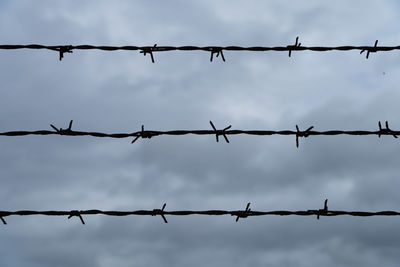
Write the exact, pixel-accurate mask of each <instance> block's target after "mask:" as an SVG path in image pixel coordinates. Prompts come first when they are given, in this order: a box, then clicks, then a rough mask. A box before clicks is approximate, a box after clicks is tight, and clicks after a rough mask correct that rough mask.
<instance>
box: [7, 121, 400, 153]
mask: <svg viewBox="0 0 400 267" xmlns="http://www.w3.org/2000/svg"><path fill="white" fill-rule="evenodd" d="M72 122H73V121H72V120H71V121H70V123H69V126H68V128H66V129H62V128H57V127H56V126H54V125H53V124H50V126H51V128H53V129H54V131H49V130H39V131H9V132H0V136H25V135H66V136H93V137H110V138H128V137H134V139H133V140H132V142H131V143H134V142H136V141H137V140H138V139H139V138H140V137H141V138H147V139H150V138H152V137H155V136H161V135H174V136H180V135H188V134H194V135H215V136H216V141H217V142H219V136H223V137H224V139H225V141H226V142H227V143H229V139H228V135H239V134H243V135H255V136H267V135H294V136H296V146H297V147H298V146H299V138H301V137H304V138H306V137H309V136H314V135H327V136H333V135H353V136H362V135H377V136H378V137H381V135H391V136H393V137H394V138H397V135H400V131H393V130H391V129H390V128H389V123H388V122H387V121H386V122H385V127H384V128H383V127H382V124H381V122H380V121H379V122H378V127H379V129H378V130H377V131H363V130H352V131H344V130H329V131H312V129H313V128H314V126H311V127H309V128H307V130H305V131H301V130H300V129H299V127H298V125H296V131H291V130H282V131H274V130H229V129H230V128H231V125H229V126H228V127H225V128H223V129H220V130H218V129H217V128H216V127H215V125H214V124H213V122H212V121H210V125H211V128H212V129H210V130H171V131H154V130H145V129H144V126H143V125H142V128H141V131H137V132H132V133H102V132H84V131H75V130H72Z"/></svg>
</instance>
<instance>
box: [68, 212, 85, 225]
mask: <svg viewBox="0 0 400 267" xmlns="http://www.w3.org/2000/svg"><path fill="white" fill-rule="evenodd" d="M72 217H79V219H80V220H81V222H82V224H85V221H84V220H83V218H82V215H81V213H80V211H79V210H71V211H70V213H69V216H68V220H69V219H71V218H72Z"/></svg>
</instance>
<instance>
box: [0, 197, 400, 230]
mask: <svg viewBox="0 0 400 267" xmlns="http://www.w3.org/2000/svg"><path fill="white" fill-rule="evenodd" d="M165 207H166V204H165V203H164V205H163V207H162V208H161V209H153V210H135V211H116V210H109V211H103V210H98V209H91V210H71V211H55V210H48V211H35V210H19V211H0V218H1V221H2V222H3V224H7V222H6V221H5V219H4V218H5V217H8V216H16V215H19V216H30V215H45V216H68V219H70V218H72V217H78V218H79V219H80V221H81V223H82V224H85V221H84V220H83V216H84V215H107V216H117V217H121V216H131V215H142V216H158V215H159V216H160V217H161V218H162V219H163V221H164V223H168V221H167V219H166V216H167V215H168V216H189V215H209V216H221V215H231V216H235V217H236V220H235V221H236V222H238V221H239V218H242V219H244V218H247V217H255V216H268V215H276V216H290V215H295V216H316V217H317V219H318V220H319V219H320V217H324V216H326V217H331V216H343V215H348V216H356V217H372V216H400V212H397V211H377V212H371V211H342V210H329V209H328V199H326V200H325V202H324V207H323V208H322V209H314V210H299V211H289V210H272V211H254V210H251V209H250V203H248V204H247V206H246V209H245V210H233V211H229V210H202V211H201V210H197V211H196V210H176V211H166V210H165Z"/></svg>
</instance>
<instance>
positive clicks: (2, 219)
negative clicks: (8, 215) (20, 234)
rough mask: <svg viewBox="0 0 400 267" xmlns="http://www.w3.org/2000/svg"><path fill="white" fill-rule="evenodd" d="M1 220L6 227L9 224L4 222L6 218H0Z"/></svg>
mask: <svg viewBox="0 0 400 267" xmlns="http://www.w3.org/2000/svg"><path fill="white" fill-rule="evenodd" d="M0 220H1V221H2V222H3V224H4V225H6V224H7V222H6V220H4V218H3V217H2V216H0Z"/></svg>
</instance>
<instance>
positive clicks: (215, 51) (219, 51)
mask: <svg viewBox="0 0 400 267" xmlns="http://www.w3.org/2000/svg"><path fill="white" fill-rule="evenodd" d="M0 49H2V50H15V49H46V50H52V51H57V52H58V53H59V60H60V61H61V60H62V59H63V57H64V54H65V53H73V50H102V51H117V50H123V51H139V52H140V53H142V54H143V55H144V56H146V55H150V57H151V61H152V62H153V63H154V62H155V60H154V55H153V53H154V52H167V51H206V52H210V53H211V55H210V61H213V57H214V55H215V56H216V57H218V56H221V59H222V60H223V61H225V56H224V54H223V51H249V52H266V51H276V52H288V56H289V57H291V56H292V52H293V51H306V50H308V51H316V52H326V51H334V50H336V51H350V50H359V51H360V54H362V53H364V52H367V53H366V58H367V59H368V58H369V55H370V53H376V52H378V51H381V52H386V51H394V50H400V46H378V40H376V41H375V44H374V46H350V45H346V46H302V45H301V43H300V42H299V37H296V41H295V43H294V44H291V45H287V46H249V47H243V46H157V44H155V45H153V46H134V45H126V46H105V45H101V46H98V45H41V44H27V45H0Z"/></svg>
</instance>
